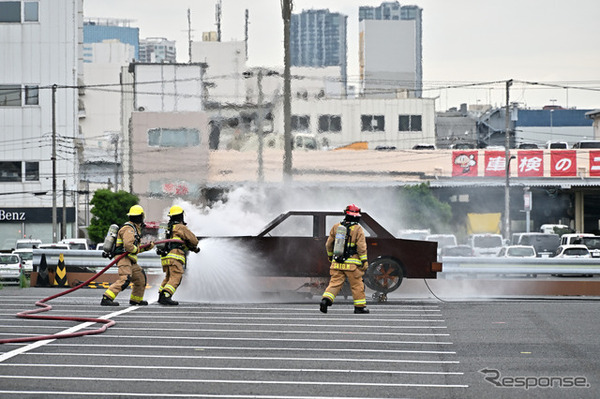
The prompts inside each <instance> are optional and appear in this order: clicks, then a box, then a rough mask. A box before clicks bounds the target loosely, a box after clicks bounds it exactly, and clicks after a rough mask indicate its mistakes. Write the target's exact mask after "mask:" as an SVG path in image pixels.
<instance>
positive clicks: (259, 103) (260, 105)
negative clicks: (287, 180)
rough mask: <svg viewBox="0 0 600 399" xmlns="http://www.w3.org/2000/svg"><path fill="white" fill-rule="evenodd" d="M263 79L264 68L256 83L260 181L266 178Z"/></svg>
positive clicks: (259, 71)
mask: <svg viewBox="0 0 600 399" xmlns="http://www.w3.org/2000/svg"><path fill="white" fill-rule="evenodd" d="M262 79H263V70H262V68H261V69H259V70H258V74H257V75H256V84H257V85H258V100H257V108H258V116H257V118H256V126H257V133H258V182H259V183H262V182H263V181H264V180H265V176H264V167H263V142H264V140H263V87H262Z"/></svg>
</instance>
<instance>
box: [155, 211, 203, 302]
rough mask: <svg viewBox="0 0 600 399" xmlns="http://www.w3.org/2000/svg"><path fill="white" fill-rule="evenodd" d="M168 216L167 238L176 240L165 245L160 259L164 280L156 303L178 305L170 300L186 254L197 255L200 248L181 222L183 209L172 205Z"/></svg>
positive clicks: (178, 280)
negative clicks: (192, 253) (190, 252)
mask: <svg viewBox="0 0 600 399" xmlns="http://www.w3.org/2000/svg"><path fill="white" fill-rule="evenodd" d="M168 216H169V224H168V232H167V238H168V239H171V240H176V242H169V243H167V244H166V248H165V249H164V251H163V252H162V255H161V257H160V262H161V264H162V268H163V271H164V272H165V279H164V280H163V282H162V284H161V285H160V287H159V289H158V303H160V304H161V305H179V302H177V301H174V300H173V299H172V298H173V295H174V294H175V290H177V287H179V284H181V278H182V277H183V271H184V269H185V261H186V257H187V254H188V252H189V251H194V252H195V253H198V252H200V248H198V238H197V237H196V236H195V235H194V233H192V232H191V231H190V229H189V228H187V226H186V223H185V222H184V220H183V217H184V214H183V209H182V208H181V207H180V206H178V205H173V206H172V207H171V209H169V214H168Z"/></svg>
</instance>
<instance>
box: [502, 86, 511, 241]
mask: <svg viewBox="0 0 600 399" xmlns="http://www.w3.org/2000/svg"><path fill="white" fill-rule="evenodd" d="M512 83H513V81H512V79H510V80H507V81H506V114H505V115H504V136H505V137H504V160H505V167H506V182H505V185H504V238H505V239H506V240H510V161H511V159H512V158H511V156H510V86H512Z"/></svg>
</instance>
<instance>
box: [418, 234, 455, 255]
mask: <svg viewBox="0 0 600 399" xmlns="http://www.w3.org/2000/svg"><path fill="white" fill-rule="evenodd" d="M425 241H433V242H437V245H438V247H437V253H438V258H439V257H440V256H441V254H442V248H444V247H447V246H449V245H451V246H455V245H456V236H455V235H454V234H430V235H428V236H427V237H425Z"/></svg>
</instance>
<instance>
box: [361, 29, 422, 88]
mask: <svg viewBox="0 0 600 399" xmlns="http://www.w3.org/2000/svg"><path fill="white" fill-rule="evenodd" d="M417 31H418V30H417V21H416V20H362V21H360V26H359V68H360V80H361V92H362V94H363V95H364V96H366V97H379V98H383V97H386V98H393V97H415V93H418V92H420V84H421V82H420V81H419V76H418V74H417V71H418V65H420V60H418V59H417V54H418V52H417V44H418V43H417V41H416V39H415V38H416V36H417Z"/></svg>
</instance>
